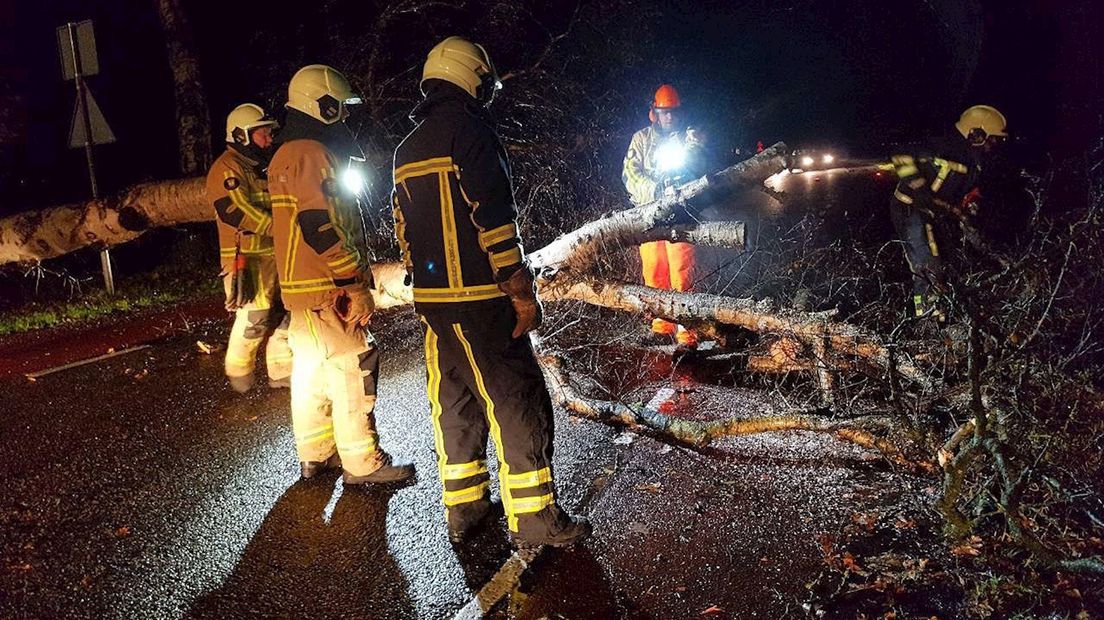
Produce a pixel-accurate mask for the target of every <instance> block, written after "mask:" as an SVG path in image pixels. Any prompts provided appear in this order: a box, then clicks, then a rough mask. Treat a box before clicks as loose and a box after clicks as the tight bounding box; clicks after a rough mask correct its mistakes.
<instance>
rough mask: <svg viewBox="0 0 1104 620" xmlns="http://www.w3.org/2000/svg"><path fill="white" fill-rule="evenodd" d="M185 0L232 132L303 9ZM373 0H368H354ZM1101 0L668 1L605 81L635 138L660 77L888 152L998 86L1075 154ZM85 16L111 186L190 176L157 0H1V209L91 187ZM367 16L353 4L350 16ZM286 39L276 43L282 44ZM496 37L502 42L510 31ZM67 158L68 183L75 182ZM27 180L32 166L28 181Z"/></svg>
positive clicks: (794, 132) (1097, 54)
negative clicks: (269, 36)
mask: <svg viewBox="0 0 1104 620" xmlns="http://www.w3.org/2000/svg"><path fill="white" fill-rule="evenodd" d="M339 3H340V1H339ZM184 4H185V7H186V8H187V9H188V10H189V13H190V17H191V20H192V25H193V27H194V29H195V32H196V38H197V40H198V44H199V52H200V57H201V69H202V71H203V77H204V80H205V83H206V85H207V95H208V103H209V104H210V107H211V111H212V116H213V117H214V123H213V127H214V128H215V130H216V132H218V131H221V129H220V127H221V124H222V122H223V121H222V119H223V115H224V114H225V112H226V111H227V110H228V109H229V107H231V106H232V105H234V104H236V103H237V102H239V101H241V100H243V99H259V98H260V97H262V96H263V95H265V94H268V93H271V92H274V91H278V90H279V88H273V85H272V84H264V83H261V82H262V81H263V78H262V77H261V76H258V75H253V74H249V73H247V72H246V69H247V68H246V67H243V66H241V63H239V62H236V56H235V54H236V52H237V50H239V49H240V48H241V47H242V46H249V45H257V44H258V43H257V41H258V38H257V35H254V34H249V33H250V32H251V31H253V30H256V29H257V28H258V27H259V28H262V29H263V28H265V27H266V26H265V24H274V23H279V20H283V21H284V22H285V27H286V21H287V18H286V17H285V16H284V15H282V14H280V13H279V12H278V10H277V12H275V13H274V9H275V8H276V6H277V5H274V4H272V3H264V2H256V1H251V0H250V1H239V2H230V1H225V2H203V1H198V0H197V1H192V2H188V1H187V0H185V1H184ZM358 4H359V5H360V6H364V5H366V4H367V3H351V2H348V3H345V6H348V7H356V6H358ZM1059 4H1061V5H1063V6H1061V7H1058V8H1055V6H1054V5H1059ZM1095 4H1099V3H1092V2H1089V1H1087V0H1083V1H1079V2H1064V3H1057V2H1050V1H1047V0H1008V1H1003V2H1002V1H996V0H985V1H980V2H962V1H959V0H916V1H907V2H906V1H900V2H892V3H876V2H862V1H858V0H838V1H836V2H816V1H813V0H808V1H791V2H788V3H787V2H767V1H763V0H760V1H737V2H733V1H732V0H729V1H722V0H714V1H705V2H697V3H687V2H665V3H663V4H661V5H660V9H659V12H660V19H661V21H662V23H661V24H660V26H659V28H657V32H660V33H661V36H658V37H656V38H655V39H654V40H651V41H646V40H627V41H624V42H623V44H624V45H636V46H642V48H641V51H642V52H643V53H644V54H646V56H647V57H648V58H652V59H654V60H655V64H654V66H651V67H647V68H645V69H642V70H640V71H638V72H637V73H636V74H637V75H640V76H641V79H639V80H636V81H634V82H632V83H626V84H609V85H607V86H608V88H611V89H619V90H620V91H621V92H623V93H625V94H626V95H627V96H631V97H633V98H637V99H639V100H640V101H641V113H640V116H639V117H638V118H628V119H625V123H624V127H619V128H616V130H617V131H621V130H624V131H625V132H626V133H625V140H626V141H627V140H628V137H629V132H631V130H632V129H633V128H635V127H636V126H638V125H641V124H643V123H644V122H646V121H645V118H644V106H645V105H646V102H647V100H648V99H649V97H650V95H651V92H652V91H653V90H654V88H655V86H656V80H657V79H661V80H669V81H673V82H676V83H677V84H678V85H679V86H680V89H681V90H682V91H683V95H684V98H685V99H686V100H687V103H688V105H689V106H690V107H691V108H690V109H691V110H692V111H693V112H695V115H696V116H697V117H698V119H699V121H700V122H701V123H703V124H705V125H707V126H711V127H714V128H716V127H732V128H733V129H732V130H731V131H729V132H725V131H723V130H721V131H717V132H716V133H718V134H722V135H725V136H726V137H727V138H728V139H731V140H739V141H743V142H745V143H746V142H752V143H753V142H754V140H756V139H764V140H765V141H768V142H770V141H774V140H786V141H787V142H788V143H791V144H795V143H798V144H800V143H803V142H804V143H842V144H846V145H851V146H852V147H853V148H859V149H866V150H871V151H876V150H877V149H878V147H879V145H882V144H884V143H887V142H890V141H896V140H901V139H906V138H909V137H917V136H923V135H925V134H929V133H932V132H935V131H939V130H941V128H943V127H946V126H947V124H948V123H949V122H951V121H953V120H954V117H955V116H956V115H957V113H958V112H959V111H960V110H961V109H962V108H963V107H964V106H966V105H969V104H972V103H979V102H985V103H992V104H994V105H996V106H998V107H1000V108H1002V109H1003V110H1004V111H1005V112H1006V113H1007V115H1008V117H1009V118H1010V120H1011V123H1012V126H1013V128H1014V129H1015V130H1017V132H1018V133H1019V134H1020V135H1024V136H1026V141H1027V144H1028V145H1029V146H1030V148H1031V150H1033V151H1035V152H1041V151H1054V152H1057V153H1059V154H1063V153H1066V154H1069V153H1075V152H1077V151H1078V150H1079V149H1084V147H1085V146H1086V145H1087V144H1088V143H1089V142H1090V141H1091V140H1093V139H1098V138H1099V136H1100V135H1101V134H1102V133H1104V128H1102V126H1101V123H1100V119H1099V114H1100V110H1101V108H1100V102H1101V100H1100V97H1099V94H1100V80H1101V76H1102V74H1104V63H1102V61H1101V56H1102V54H1101V50H1100V46H1099V45H1098V44H1097V43H1096V41H1095V40H1094V39H1093V37H1094V36H1095V33H1094V29H1097V28H1098V27H1099V24H1101V23H1104V11H1102V9H1101V8H1099V7H1098V6H1094V5H1095ZM280 6H282V5H280ZM353 10H354V9H350V11H353ZM85 18H91V19H93V20H94V21H95V25H96V36H97V40H98V46H99V50H100V65H101V75H99V76H96V77H94V78H92V79H91V80H90V83H91V87H92V89H93V92H94V93H95V95H96V98H97V100H98V101H99V102H100V104H101V107H102V108H103V110H104V112H105V114H106V116H107V118H108V120H109V122H110V123H111V125H112V127H113V129H114V131H115V133H116V135H117V136H118V138H119V142H118V143H117V144H114V145H110V146H106V147H101V148H99V149H98V151H97V153H98V155H99V156H100V161H101V166H102V169H103V185H104V186H105V188H106V189H107V190H112V189H119V188H120V187H122V186H124V185H126V184H129V183H133V182H136V181H140V180H144V179H154V178H166V177H171V176H173V174H174V171H175V165H176V151H175V148H176V146H175V127H174V120H173V118H174V117H173V114H174V108H173V99H172V91H171V82H170V74H169V71H168V67H167V61H166V59H165V52H164V45H163V40H162V36H161V30H160V26H159V23H158V21H157V17H156V14H155V11H154V2H153V0H99V1H93V0H50V1H48V2H46V1H39V2H19V3H18V4H16V3H15V2H14V1H13V0H0V87H2V88H3V89H4V90H7V91H8V93H4V92H3V90H0V102H2V104H3V105H4V106H5V107H6V110H4V116H3V117H0V118H11V117H13V116H14V118H17V119H21V120H22V121H23V122H22V123H17V124H21V125H22V128H23V129H24V130H25V131H23V132H21V135H19V136H16V137H15V138H11V137H7V138H5V142H4V144H2V145H0V165H2V166H3V167H4V169H5V170H6V171H7V174H5V175H4V178H3V181H4V183H5V195H6V196H7V198H6V199H4V200H0V212H8V211H11V210H13V209H16V208H19V207H26V206H31V205H34V204H36V203H42V202H50V201H56V200H60V199H69V198H79V197H81V196H82V195H83V194H84V193H85V192H86V191H87V185H86V181H85V177H84V176H83V174H84V163H83V156H82V154H81V152H80V151H70V150H67V149H65V148H64V141H65V137H66V133H67V131H68V123H69V119H70V115H71V113H72V106H73V92H72V85H71V83H68V82H62V81H61V80H60V75H59V69H58V60H57V55H56V54H57V52H56V49H55V40H54V28H55V27H56V26H58V25H60V24H62V23H64V22H65V21H67V20H79V19H85ZM356 18H357V16H356V15H355V14H354V13H353V12H351V13H350V15H349V19H356ZM297 19H299V20H300V21H302V22H303V23H304V24H305V26H303V27H301V28H299V30H297V32H304V29H305V31H308V32H309V31H310V25H311V20H312V19H313V18H312V17H311V16H310V15H305V16H302V17H301V18H297ZM266 20H267V21H266ZM272 20H277V21H272ZM280 43H281V42H280V41H277V42H275V43H271V42H270V44H269V46H268V47H267V48H266V49H270V50H273V51H272V53H274V54H280V53H281V52H280V50H281V49H283V48H281V45H280ZM287 47H290V46H287ZM304 47H306V49H307V53H308V54H309V53H310V52H311V49H310V46H309V44H308V45H305V46H300V47H299V48H298V51H297V53H299V54H302V53H303V48H304ZM488 47H489V48H490V51H491V53H492V55H494V54H495V43H494V42H493V41H492V42H489V45H488ZM580 53H585V51H581V52H580ZM314 60H315V61H322V62H326V61H329V62H333V63H335V64H338V65H340V64H341V63H340V59H332V58H325V57H322V58H316V59H314ZM283 61H284V62H288V61H289V60H288V59H286V58H285V59H283ZM497 62H498V64H499V68H500V70H508V69H510V68H511V63H512V62H515V59H512V58H510V57H508V56H507V57H502V56H498V57H497ZM285 79H286V78H285ZM414 88H415V85H414V84H411V86H410V89H411V92H413V89H414ZM13 95H14V96H13ZM609 156H610V157H619V154H618V153H615V152H611V154H609ZM66 174H68V175H69V178H70V181H67V182H64V183H62V182H60V181H59V179H61V178H63V177H64V176H65V175H66ZM75 175H80V176H75ZM72 178H79V179H80V182H79V183H74V182H72V181H71V179H72ZM19 179H30V181H29V182H27V183H23V184H20V183H15V185H13V184H12V183H13V182H16V181H18V180H19ZM13 196H14V199H13V198H12V197H13Z"/></svg>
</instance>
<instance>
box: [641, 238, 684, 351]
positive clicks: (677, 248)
mask: <svg viewBox="0 0 1104 620" xmlns="http://www.w3.org/2000/svg"><path fill="white" fill-rule="evenodd" d="M694 262H695V261H694V246H693V245H692V244H689V243H681V242H680V243H675V242H671V241H652V242H649V243H642V244H640V264H641V270H642V271H643V272H644V285H645V286H650V287H652V288H664V289H674V290H676V291H689V290H690V287H691V286H692V285H693V283H694V276H693V274H694ZM677 329H678V326H677V325H675V324H674V323H672V322H670V321H665V320H663V319H656V320H654V321H652V331H654V332H656V333H658V334H674V333H675V331H676V330H677Z"/></svg>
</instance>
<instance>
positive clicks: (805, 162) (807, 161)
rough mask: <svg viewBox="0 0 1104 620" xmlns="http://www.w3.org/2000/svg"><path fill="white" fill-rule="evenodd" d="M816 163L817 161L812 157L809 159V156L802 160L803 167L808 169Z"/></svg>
mask: <svg viewBox="0 0 1104 620" xmlns="http://www.w3.org/2000/svg"><path fill="white" fill-rule="evenodd" d="M814 162H815V160H814V159H813V158H812V157H809V156H808V155H806V156H804V157H802V158H801V165H802V166H804V167H806V168H808V167H809V166H812V165H813V163H814Z"/></svg>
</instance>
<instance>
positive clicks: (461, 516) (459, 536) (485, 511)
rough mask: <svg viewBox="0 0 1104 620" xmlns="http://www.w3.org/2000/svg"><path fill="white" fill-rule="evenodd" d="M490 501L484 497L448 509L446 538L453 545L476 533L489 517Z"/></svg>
mask: <svg viewBox="0 0 1104 620" xmlns="http://www.w3.org/2000/svg"><path fill="white" fill-rule="evenodd" d="M491 508H492V505H491V500H489V499H487V498H486V497H484V498H483V499H480V500H476V501H474V502H466V503H463V504H459V505H457V506H449V508H448V537H449V540H451V541H452V542H454V543H461V542H463V541H464V539H466V538H470V537H471V536H472V535H474V534H476V533H478V532H479V531H480V530H481V529H483V526H484V525H486V523H487V521H488V520H489V519H488V517H489V516H490V515H491V512H492V511H491Z"/></svg>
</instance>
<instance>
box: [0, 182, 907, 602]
mask: <svg viewBox="0 0 1104 620" xmlns="http://www.w3.org/2000/svg"><path fill="white" fill-rule="evenodd" d="M831 174H833V173H817V174H813V175H809V176H805V175H802V177H804V178H799V179H791V180H786V181H784V182H786V183H798V182H799V183H804V184H808V185H809V186H810V187H813V188H814V190H809V191H808V193H807V195H808V196H809V199H810V200H811V201H814V202H815V201H818V200H821V199H822V198H823V199H824V200H825V201H827V202H831V201H832V200H835V199H836V198H838V196H837V195H836V194H838V192H836V191H833V190H832V189H831V187H832V183H833V181H828V182H827V183H825V185H824V186H825V187H829V189H827V190H825V191H824V192H823V193H820V190H819V189H818V186H817V185H816V184H818V183H821V182H820V181H817V180H816V178H817V175H821V176H824V175H831ZM847 174H851V173H847ZM856 174H857V173H856ZM844 176H846V174H845V175H844ZM877 198H878V199H879V200H881V198H884V196H878V197H877ZM374 320H375V319H374ZM227 328H228V325H227V324H226V323H225V322H223V321H220V320H204V321H200V322H195V321H192V322H190V323H189V324H188V326H187V328H186V329H185V330H183V331H180V330H177V331H173V332H170V333H167V335H162V336H161V339H160V340H155V341H153V342H152V343H151V344H152V345H153V346H152V347H151V348H149V349H146V350H143V351H138V352H135V353H131V354H128V355H126V356H120V357H116V358H111V359H109V360H105V361H102V362H98V363H96V364H91V365H88V366H82V367H79V368H74V369H71V370H66V371H62V372H59V373H56V374H52V375H49V376H46V377H43V378H41V379H39V380H38V381H36V382H33V383H30V382H26V381H24V380H22V379H21V378H16V377H13V376H8V377H6V378H2V379H0V399H2V404H3V406H2V407H0V437H2V438H3V439H2V441H0V471H2V472H3V474H4V480H5V482H6V484H5V485H4V487H3V488H2V489H0V616H3V617H28V618H30V617H34V618H39V617H58V616H65V617H89V618H92V617H95V618H102V617H109V618H133V617H143V618H177V617H197V618H241V617H313V618H449V617H452V616H453V615H454V614H455V613H456V612H457V611H458V610H460V609H461V608H462V607H463V606H464V605H466V604H468V603H469V601H470V600H471V599H472V597H473V596H474V595H475V593H477V592H478V591H479V590H480V589H481V588H482V587H483V586H484V585H485V584H486V583H487V582H488V580H490V579H491V578H492V576H493V575H494V574H495V573H496V571H498V570H499V569H500V567H501V566H502V565H503V563H504V562H506V561H507V558H508V557H509V555H510V552H511V550H510V547H509V545H508V543H507V540H506V537H505V535H504V534H503V532H502V527H503V525H504V524H503V523H502V520H500V523H499V527H498V528H492V529H491V530H489V531H488V532H486V533H484V534H482V535H481V536H479V537H478V538H477V539H475V540H474V541H473V543H472V544H471V545H468V546H465V547H460V548H454V547H453V546H452V545H451V544H450V543H449V542H448V540H447V537H446V533H445V525H444V521H443V518H442V509H441V506H440V483H439V482H438V480H437V476H436V471H435V464H434V462H435V459H434V455H433V448H432V434H431V431H430V424H429V420H428V416H427V415H426V413H427V411H428V405H427V402H426V398H425V392H424V367H423V365H422V364H423V361H422V353H421V341H420V334H419V333H418V329H417V324H416V322H415V321H414V319H413V315H412V314H411V313H410V312H409V311H408V310H400V311H397V312H392V313H389V314H388V315H387V316H382V317H380V320H379V322H378V323H376V324H374V329H375V330H376V331H377V334H378V336H379V341H380V342H381V343H382V346H383V349H384V357H383V368H382V377H381V382H380V399H379V405H378V418H379V424H380V430H381V437H382V440H383V443H384V446H385V447H386V448H387V449H388V450H390V451H391V452H392V453H393V454H395V455H397V456H400V457H405V458H409V459H413V460H414V461H415V462H416V463H417V466H418V469H419V478H418V482H417V483H416V484H415V485H412V486H409V487H406V488H403V489H399V490H396V491H393V492H380V491H365V490H363V489H356V488H351V489H345V488H344V487H343V485H342V484H341V482H340V481H339V480H338V479H337V477H336V476H329V477H324V478H322V479H318V480H312V481H298V479H297V474H298V467H297V463H296V461H295V452H294V447H293V443H292V437H291V428H290V418H289V410H288V395H287V393H286V391H271V390H264V391H256V392H254V393H252V394H250V395H248V396H246V397H241V396H239V395H236V394H234V393H233V392H231V391H230V390H229V389H228V388H227V387H226V386H225V384H224V378H223V377H222V358H221V353H220V352H218V351H216V352H215V353H214V354H210V355H208V354H204V353H202V352H201V351H200V350H199V349H198V348H197V346H196V341H197V340H202V341H204V342H207V343H212V344H218V343H224V342H225V338H226V331H227ZM160 334H165V332H160ZM72 337H73V338H76V339H80V335H79V334H77V335H74V336H72ZM660 374H661V375H662V373H660ZM670 384H671V381H670V378H669V377H668V378H665V377H663V376H659V377H653V380H651V381H650V382H648V383H645V384H642V385H640V386H637V388H636V391H637V393H636V394H635V395H634V398H635V399H637V400H640V401H647V400H648V399H649V398H651V397H653V396H654V395H655V394H656V393H658V392H659V391H660V390H663V389H665V388H668V387H669V386H670ZM687 398H689V400H688V401H687V402H683V403H682V406H684V407H685V408H687V409H688V410H691V411H697V412H716V413H724V414H725V415H731V414H732V413H733V412H740V413H741V415H743V414H746V415H762V414H764V413H767V412H768V411H769V410H770V408H771V407H772V406H773V404H772V403H770V402H768V401H765V400H763V396H762V395H760V394H756V393H753V392H750V391H744V392H740V391H739V390H737V391H733V390H731V389H726V390H717V389H710V388H709V387H708V386H700V387H698V388H696V389H693V390H691V391H690V396H689V397H687ZM714 448H715V449H713V450H711V451H709V452H708V453H707V454H702V453H698V452H694V451H690V450H687V449H685V448H681V447H677V446H671V445H667V444H664V443H661V442H658V441H656V440H654V439H650V438H646V437H636V436H632V435H626V434H622V433H620V432H619V431H617V430H615V429H611V428H608V427H605V426H601V425H597V424H594V423H591V422H587V421H580V420H576V419H569V418H568V417H567V416H566V415H565V414H564V413H563V412H562V411H557V439H556V452H555V466H556V468H557V479H558V486H559V493H560V497H561V499H562V501H563V503H564V504H565V506H567V507H568V508H569V509H572V510H576V509H577V510H581V511H582V512H585V513H587V514H588V515H589V516H590V518H591V519H592V521H593V522H594V524H595V527H596V534H595V537H594V538H593V539H592V540H590V541H588V542H587V543H586V544H584V545H579V546H576V547H575V548H573V549H571V550H548V551H545V552H544V553H542V554H541V555H540V556H539V557H538V558H537V559H536V560H535V561H534V562H533V565H532V566H530V567H529V569H528V570H527V571H526V572H525V573H524V575H523V576H522V579H521V584H520V586H519V587H517V588H514V589H513V591H512V593H511V594H510V595H509V596H508V600H507V601H504V602H503V604H500V605H499V606H497V607H496V608H494V610H493V612H492V613H491V616H492V617H507V616H512V617H520V618H541V617H563V618H683V617H699V616H700V617H711V618H743V617H762V618H780V617H791V616H792V617H798V616H802V615H803V612H802V610H801V602H802V601H803V600H804V599H805V597H806V594H807V593H806V584H808V583H809V582H810V581H811V580H812V579H813V578H814V577H815V576H816V575H817V574H818V573H819V572H820V571H821V570H822V569H823V567H824V556H825V541H826V540H833V539H835V538H837V537H838V536H839V535H840V534H841V532H842V531H843V530H844V529H845V528H846V527H847V526H848V525H849V524H851V523H852V522H853V520H854V516H855V514H862V513H868V512H877V513H879V514H882V515H887V517H886V518H887V519H888V518H892V516H893V515H895V514H899V513H902V512H904V511H913V512H915V511H918V510H919V508H918V507H917V505H916V503H917V502H918V501H920V500H919V499H917V498H924V497H926V495H925V494H926V493H928V491H927V490H926V489H925V488H923V487H924V485H925V484H927V482H926V481H919V480H916V479H913V478H910V477H908V476H905V475H903V474H900V473H895V472H893V471H891V470H890V469H889V468H887V467H886V466H885V465H884V464H882V463H881V462H879V461H878V460H877V459H876V458H873V457H872V455H870V454H869V453H866V452H864V451H862V450H860V449H858V448H854V447H844V448H841V447H840V445H839V444H837V443H835V442H833V441H832V440H831V439H830V438H826V437H822V436H817V435H812V434H806V433H787V434H771V435H762V436H757V437H750V438H740V439H729V440H724V441H722V442H719V443H718V445H716V446H714ZM492 463H493V457H492ZM916 535H917V536H919V535H921V534H916ZM922 535H925V536H926V535H927V533H923V534H922ZM702 614H704V616H703V615H702Z"/></svg>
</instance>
